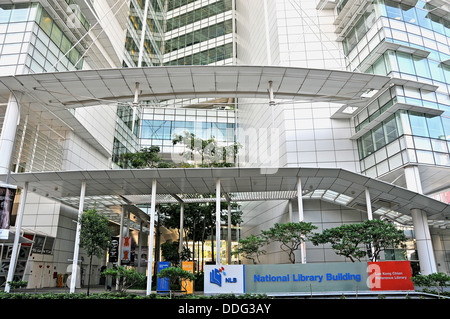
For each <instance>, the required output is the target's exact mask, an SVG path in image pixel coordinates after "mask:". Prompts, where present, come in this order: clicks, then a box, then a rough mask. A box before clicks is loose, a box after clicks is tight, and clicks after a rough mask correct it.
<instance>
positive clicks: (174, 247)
mask: <svg viewBox="0 0 450 319" xmlns="http://www.w3.org/2000/svg"><path fill="white" fill-rule="evenodd" d="M178 249H179V242H178V241H174V242H172V241H166V242H165V243H163V244H161V254H162V256H163V257H164V260H166V261H168V262H170V263H171V264H172V265H178V264H179V263H180V261H186V260H189V259H190V258H191V250H190V249H189V248H187V247H183V251H182V252H181V254H180V253H179V252H178Z"/></svg>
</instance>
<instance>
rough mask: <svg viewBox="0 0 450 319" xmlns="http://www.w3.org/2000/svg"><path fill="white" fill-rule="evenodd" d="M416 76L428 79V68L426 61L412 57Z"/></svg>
mask: <svg viewBox="0 0 450 319" xmlns="http://www.w3.org/2000/svg"><path fill="white" fill-rule="evenodd" d="M413 60H414V66H415V68H416V74H417V75H418V76H422V77H425V78H430V77H431V75H430V70H429V68H428V63H427V59H425V58H420V57H417V56H413Z"/></svg>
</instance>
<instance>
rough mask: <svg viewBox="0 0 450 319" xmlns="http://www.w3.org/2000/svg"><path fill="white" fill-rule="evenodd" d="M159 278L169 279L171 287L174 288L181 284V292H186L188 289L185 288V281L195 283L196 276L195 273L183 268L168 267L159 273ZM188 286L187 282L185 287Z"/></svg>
mask: <svg viewBox="0 0 450 319" xmlns="http://www.w3.org/2000/svg"><path fill="white" fill-rule="evenodd" d="M158 278H168V279H169V287H174V286H176V285H177V284H179V286H180V288H181V290H182V291H185V290H186V287H185V286H183V281H186V280H190V281H194V280H195V279H196V276H195V275H194V274H193V273H191V272H189V271H187V270H184V269H182V268H181V267H167V268H164V269H161V270H160V271H159V273H158ZM186 284H187V282H185V285H186Z"/></svg>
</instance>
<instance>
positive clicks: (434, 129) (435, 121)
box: [426, 116, 445, 140]
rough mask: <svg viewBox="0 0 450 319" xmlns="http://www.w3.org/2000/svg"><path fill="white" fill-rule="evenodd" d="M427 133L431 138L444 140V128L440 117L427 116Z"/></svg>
mask: <svg viewBox="0 0 450 319" xmlns="http://www.w3.org/2000/svg"><path fill="white" fill-rule="evenodd" d="M426 121H427V124H428V131H429V134H430V137H431V138H437V139H442V140H444V139H445V134H444V128H443V127H442V122H441V117H440V116H427V117H426Z"/></svg>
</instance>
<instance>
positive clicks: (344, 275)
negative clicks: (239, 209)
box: [204, 261, 414, 294]
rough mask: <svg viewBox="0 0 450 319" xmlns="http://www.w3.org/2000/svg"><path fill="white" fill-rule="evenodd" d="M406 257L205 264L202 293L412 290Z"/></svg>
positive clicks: (408, 263) (409, 269)
mask: <svg viewBox="0 0 450 319" xmlns="http://www.w3.org/2000/svg"><path fill="white" fill-rule="evenodd" d="M411 276H412V274H411V265H410V262H409V261H383V262H369V263H367V262H357V263H310V264H275V265H273V264H259V265H245V266H244V265H206V266H205V278H204V292H205V294H215V293H277V292H279V293H293V292H294V293H295V292H298V293H312V292H331V291H411V290H414V285H413V282H412V281H411Z"/></svg>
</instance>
